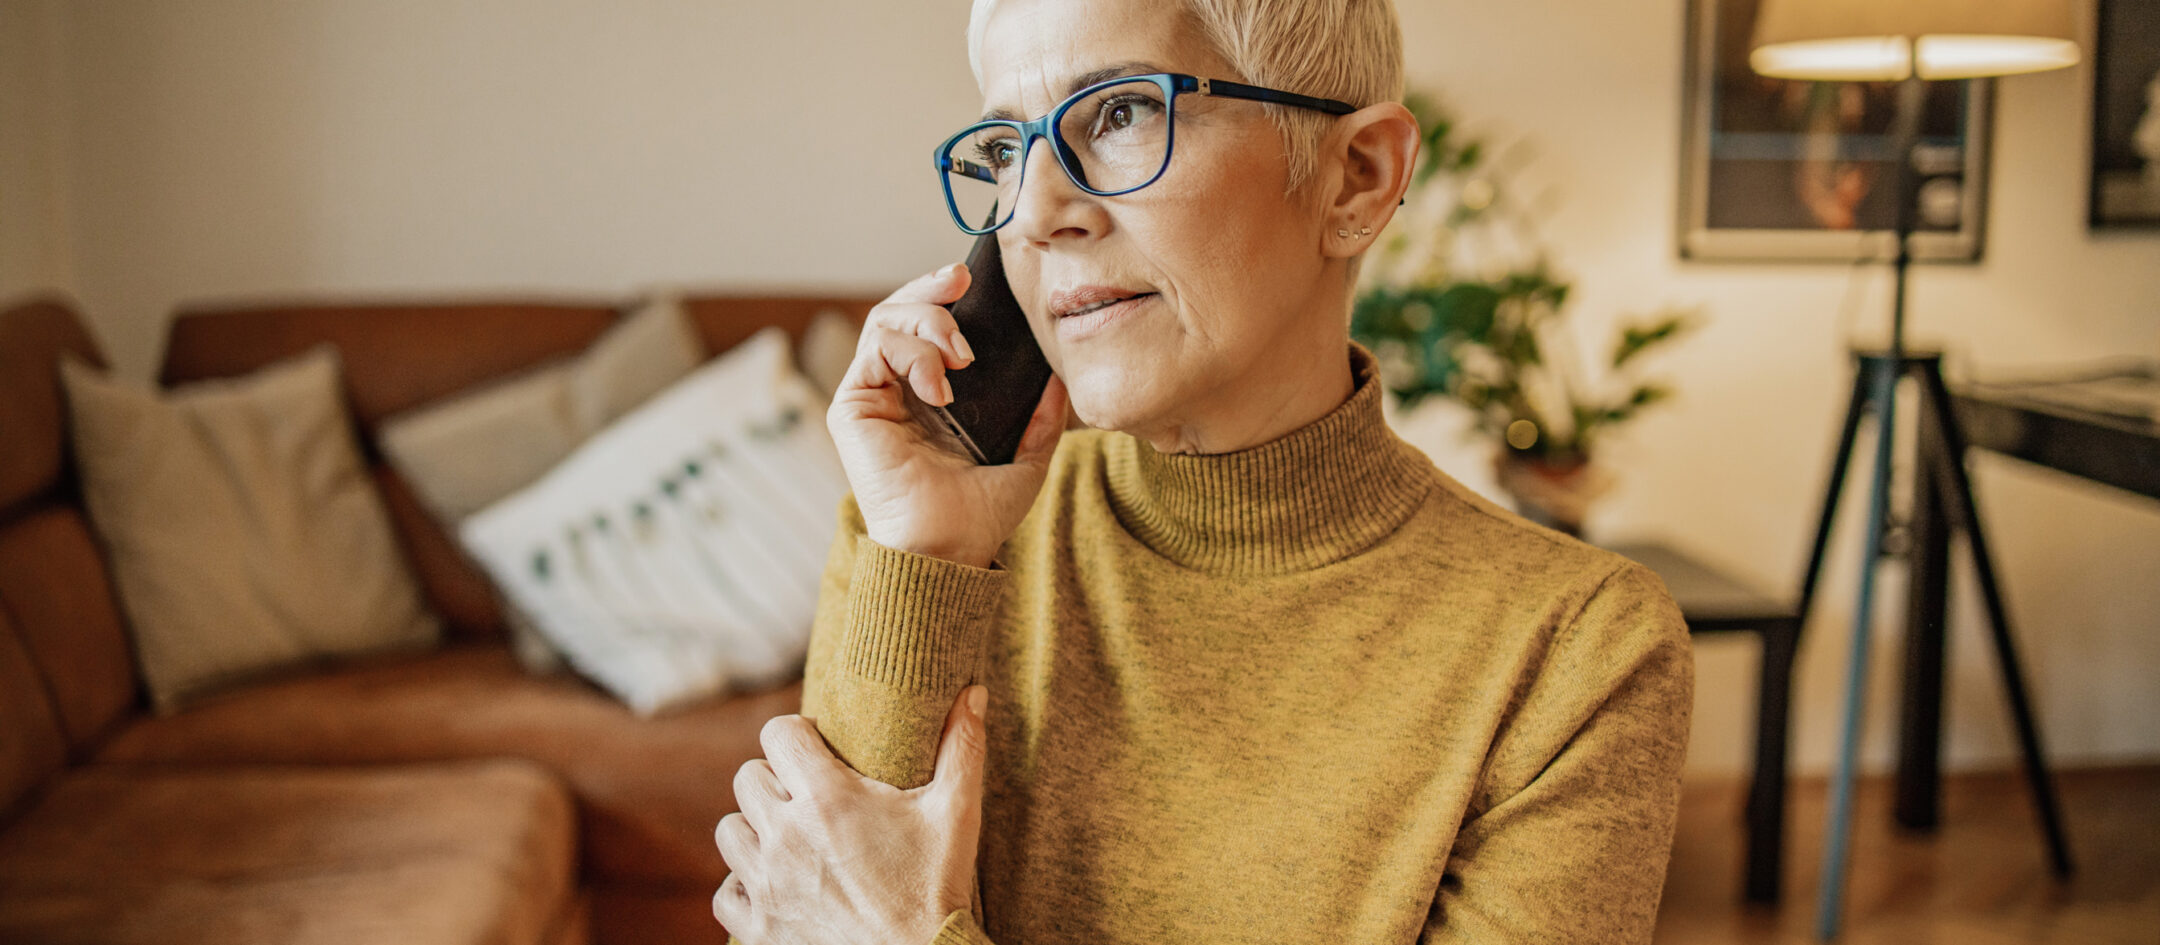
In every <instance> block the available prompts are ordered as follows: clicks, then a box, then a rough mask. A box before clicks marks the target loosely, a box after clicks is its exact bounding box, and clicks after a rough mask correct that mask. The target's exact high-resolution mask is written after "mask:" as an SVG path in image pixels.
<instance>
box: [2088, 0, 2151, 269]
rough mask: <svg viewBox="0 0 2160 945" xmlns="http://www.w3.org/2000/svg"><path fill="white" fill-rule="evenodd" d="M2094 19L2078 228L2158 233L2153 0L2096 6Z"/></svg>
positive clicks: (2102, 1)
mask: <svg viewBox="0 0 2160 945" xmlns="http://www.w3.org/2000/svg"><path fill="white" fill-rule="evenodd" d="M2097 13H2098V22H2097V24H2096V25H2097V27H2098V29H2097V30H2096V31H2095V36H2096V40H2095V42H2094V43H2093V49H2092V66H2093V111H2092V115H2093V121H2092V135H2093V137H2092V173H2091V178H2090V180H2091V191H2090V194H2089V196H2088V199H2087V212H2086V226H2087V227H2089V228H2091V229H2095V230H2098V229H2136V228H2160V44H2155V43H2153V42H2152V41H2151V37H2153V36H2160V0H2099V5H2098V10H2097ZM2141 37H2142V38H2143V39H2144V41H2143V42H2139V41H2138V40H2139V38H2141Z"/></svg>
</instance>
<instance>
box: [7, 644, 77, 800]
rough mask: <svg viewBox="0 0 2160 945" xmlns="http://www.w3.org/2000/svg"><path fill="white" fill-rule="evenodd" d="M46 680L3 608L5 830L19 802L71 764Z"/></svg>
mask: <svg viewBox="0 0 2160 945" xmlns="http://www.w3.org/2000/svg"><path fill="white" fill-rule="evenodd" d="M45 691H46V690H45V680H44V679H43V678H41V677H40V676H39V674H38V670H37V667H36V666H34V665H32V664H31V662H30V651H29V650H26V649H24V648H23V644H22V638H21V637H18V636H16V635H15V627H14V626H13V625H12V624H10V623H9V622H8V616H7V611H6V610H5V609H0V828H4V827H5V825H6V824H7V822H8V817H9V815H10V814H13V813H14V810H15V807H16V805H17V803H18V802H20V801H22V800H23V799H25V798H26V797H28V796H29V795H30V794H31V793H32V792H33V791H35V790H36V789H37V787H38V785H40V784H43V783H44V782H45V779H47V778H50V777H52V776H53V775H54V774H56V773H58V772H59V770H60V768H61V766H62V765H65V764H66V763H67V740H66V738H64V737H63V736H62V735H61V733H60V720H59V718H58V717H57V716H56V715H55V714H54V712H53V707H52V700H50V699H48V698H46V696H45Z"/></svg>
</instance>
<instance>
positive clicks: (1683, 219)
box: [1678, 0, 1994, 263]
mask: <svg viewBox="0 0 2160 945" xmlns="http://www.w3.org/2000/svg"><path fill="white" fill-rule="evenodd" d="M1760 6H1761V0H1689V2H1688V5H1687V25H1686V43H1687V50H1686V52H1687V55H1686V57H1685V58H1686V65H1685V69H1684V79H1683V95H1682V99H1683V109H1682V123H1681V160H1680V171H1681V173H1680V199H1679V204H1680V206H1679V217H1680V219H1679V227H1678V234H1679V241H1678V242H1679V246H1678V251H1679V255H1680V257H1681V258H1682V259H1690V260H1735V261H1743V260H1744V261H1817V262H1846V263H1850V262H1857V261H1860V260H1868V259H1888V258H1890V256H1891V255H1892V254H1893V253H1894V252H1895V247H1894V239H1893V237H1892V232H1893V227H1894V225H1895V211H1896V190H1897V185H1896V181H1897V177H1896V167H1897V165H1896V162H1895V159H1894V157H1893V155H1892V154H1891V151H1892V149H1893V144H1892V141H1891V137H1890V125H1891V121H1892V119H1893V117H1894V113H1895V109H1896V107H1897V100H1898V95H1897V86H1898V83H1895V82H1807V81H1798V80H1790V79H1773V78H1769V77H1767V76H1762V75H1758V74H1757V73H1755V72H1754V70H1752V69H1750V68H1749V67H1748V62H1747V57H1748V50H1749V46H1750V41H1751V39H1752V37H1753V34H1754V30H1755V17H1756V12H1757V10H1758V9H1759V7H1760ZM1925 102H1926V104H1925V107H1924V109H1923V113H1922V118H1921V127H1920V142H1919V145H1918V147H1917V148H1916V163H1917V164H1918V165H1919V167H1920V171H1921V183H1920V189H1919V196H1918V202H1919V213H1918V215H1917V218H1916V219H1917V228H1916V230H1915V232H1914V233H1913V237H1912V243H1911V248H1912V257H1913V259H1914V261H1916V262H1965V263H1970V262H1977V261H1978V260H1979V259H1980V258H1981V255H1982V250H1983V248H1984V245H1985V235H1986V221H1987V192H1988V150H1989V146H1990V141H1991V138H1992V135H1991V131H1990V129H1991V127H1992V121H1993V111H1994V84H1993V81H1992V80H1988V79H1973V80H1962V81H1953V82H1933V83H1929V86H1928V89H1927V95H1926V99H1925Z"/></svg>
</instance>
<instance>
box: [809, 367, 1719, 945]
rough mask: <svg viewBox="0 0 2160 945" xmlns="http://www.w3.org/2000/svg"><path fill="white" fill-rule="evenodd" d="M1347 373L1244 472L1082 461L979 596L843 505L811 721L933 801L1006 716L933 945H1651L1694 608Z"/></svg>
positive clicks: (1120, 444) (1125, 441)
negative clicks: (1427, 437) (1480, 470)
mask: <svg viewBox="0 0 2160 945" xmlns="http://www.w3.org/2000/svg"><path fill="white" fill-rule="evenodd" d="M1349 356H1350V359H1351V366H1352V371H1353V376H1354V378H1355V381H1356V390H1355V393H1354V394H1353V395H1352V396H1351V397H1350V398H1349V399H1348V400H1347V401H1345V402H1343V403H1342V404H1341V405H1340V406H1338V407H1337V408H1336V409H1335V410H1334V411H1332V412H1330V413H1328V414H1327V415H1325V416H1323V417H1321V418H1320V419H1318V420H1316V421H1314V422H1312V423H1310V424H1307V425H1306V426H1304V427H1301V428H1299V429H1297V430H1295V431H1292V432H1291V433H1289V434H1288V435H1286V436H1283V437H1281V438H1279V439H1277V440H1274V441H1272V442H1269V443H1266V444H1263V445H1260V446H1256V447H1253V448H1250V449H1246V450H1241V451H1238V452H1234V453H1224V454H1212V455H1189V454H1165V453H1158V452H1156V450H1155V449H1154V448H1153V447H1152V446H1150V445H1149V444H1147V443H1145V442H1142V441H1140V440H1138V439H1136V438H1134V437H1132V436H1129V435H1126V434H1122V433H1117V432H1113V431H1104V430H1073V431H1068V432H1066V434H1065V436H1064V439H1063V441H1061V442H1060V443H1059V445H1058V450H1057V454H1056V458H1055V460H1054V462H1053V465H1052V469H1051V470H1050V473H1049V476H1048V479H1047V481H1046V482H1045V484H1044V487H1043V491H1042V493H1041V494H1040V495H1039V497H1038V498H1037V500H1036V502H1035V505H1034V507H1033V509H1032V510H1031V511H1030V512H1029V514H1028V517H1027V519H1026V520H1025V521H1024V522H1023V523H1022V525H1021V526H1020V528H1019V530H1018V531H1017V533H1015V534H1014V535H1013V537H1012V539H1011V540H1010V541H1008V542H1007V543H1006V544H1005V545H1004V546H1003V548H1002V549H1001V550H1000V553H999V554H998V556H997V557H996V559H995V560H994V561H993V562H992V564H991V566H990V567H988V568H976V567H970V566H967V565H963V564H958V563H955V562H950V561H946V560H944V559H940V558H935V557H930V556H925V555H919V554H913V553H909V552H903V551H899V550H896V549H893V548H889V547H886V546H884V545H880V544H878V543H877V542H874V541H872V540H870V539H869V538H868V537H867V536H866V535H865V531H864V526H863V521H862V517H861V513H860V511H859V510H858V509H857V507H856V505H855V502H854V499H853V497H852V496H850V497H849V498H847V499H846V500H844V501H843V502H842V504H841V508H840V517H841V531H840V533H839V536H838V538H837V539H836V541H835V543H834V545H833V549H832V554H831V556H830V559H829V561H828V564H827V569H826V573H825V576H824V589H823V594H822V597H821V599H820V601H819V605H818V612H817V621H816V630H815V632H814V633H813V636H812V639H811V644H810V655H809V664H808V666H807V667H806V679H807V681H806V685H805V689H804V693H803V714H804V715H807V716H811V717H813V718H815V719H816V720H817V724H818V727H819V729H820V730H821V731H822V732H823V734H824V735H825V737H826V739H827V740H828V741H829V742H830V743H831V745H832V746H833V748H834V750H835V751H836V752H837V753H838V754H839V756H840V757H841V758H842V759H843V760H845V761H847V762H848V763H849V764H850V765H852V766H854V767H855V769H856V770H858V771H861V772H862V773H864V774H866V775H869V776H872V777H875V778H878V779H880V780H883V781H886V782H888V783H891V784H895V785H898V786H900V787H914V786H917V785H920V784H923V783H925V782H926V781H928V780H929V778H930V774H931V771H932V768H933V763H934V760H935V757H936V752H937V744H938V738H939V734H940V731H941V728H942V725H943V721H944V718H945V714H946V711H947V710H948V709H949V708H950V707H951V706H952V703H953V700H954V699H955V698H956V697H957V696H958V694H959V692H960V690H961V689H962V688H963V687H965V686H966V685H968V684H970V683H974V682H978V681H979V682H982V683H984V684H985V685H987V686H988V687H989V690H990V705H989V711H988V721H989V745H988V768H987V770H986V772H985V779H984V780H985V784H984V797H983V829H982V848H981V856H980V862H979V865H978V886H977V899H976V904H975V907H974V908H973V909H970V910H962V911H958V912H955V913H953V914H952V915H950V916H948V917H947V919H946V922H945V925H944V927H943V928H942V929H941V930H940V931H939V933H938V935H937V938H936V945H959V943H976V945H981V943H989V942H996V943H1003V945H1052V943H1061V942H1072V943H1088V945H1104V943H1150V945H1169V943H1232V942H1237V943H1243V942H1255V943H1257V942H1269V943H1279V942H1321V941H1328V942H1359V943H1381V942H1403V943H1409V942H1479V943H1494V942H1540V943H1543V942H1569V943H1593V942H1644V941H1648V940H1649V938H1650V930H1651V922H1652V918H1653V916H1654V914H1655V912H1656V909H1657V902H1658V894H1659V891H1660V889H1661V887H1662V885H1663V882H1664V878H1665V864H1666V858H1667V856H1668V854H1669V852H1670V847H1671V842H1672V831H1673V818H1674V808H1675V805H1676V803H1677V800H1678V796H1679V772H1680V763H1681V756H1682V754H1683V752H1684V750H1685V747H1686V740H1687V731H1688V713H1689V707H1690V704H1691V702H1690V700H1691V696H1692V691H1693V685H1694V670H1693V665H1694V664H1693V662H1692V656H1691V651H1690V649H1689V643H1688V639H1687V633H1686V630H1685V627H1684V625H1683V624H1682V621H1681V617H1680V613H1679V610H1678V609H1677V608H1676V607H1675V606H1674V605H1673V603H1672V600H1671V598H1670V597H1669V596H1668V595H1667V594H1666V592H1665V589H1664V586H1663V585H1662V584H1661V583H1660V582H1659V581H1658V579H1657V578H1656V577H1655V576H1653V575H1652V574H1651V573H1650V572H1649V571H1647V570H1646V569H1644V568H1643V567H1641V566H1640V565H1637V564H1634V563H1632V562H1630V561H1627V560H1626V559H1623V558H1621V557H1619V556H1617V555H1614V554H1612V553H1609V552H1606V551H1602V550H1599V549H1596V548H1593V547H1591V546H1589V545H1585V544H1583V543H1581V542H1577V541H1574V540H1572V539H1569V538H1566V537H1563V536H1561V535H1559V534H1557V533H1555V532H1551V531H1548V530H1545V529H1542V528H1538V527H1536V526H1534V525H1531V524H1529V523H1527V522H1525V521H1524V520H1522V519H1520V518H1517V517H1516V516H1514V515H1512V514H1510V513H1508V512H1507V511H1505V510H1503V509H1500V508H1498V507H1497V506H1494V505H1492V504H1491V503H1489V502H1487V501H1485V500H1483V499H1482V498H1480V497H1478V496H1477V495H1475V494H1474V493H1471V492H1470V491H1468V490H1466V489H1465V488H1464V487H1462V486H1461V485H1460V484H1458V483H1456V482H1455V481H1454V480H1453V479H1452V478H1450V477H1448V476H1447V475H1445V474H1444V473H1442V472H1440V471H1439V470H1438V469H1436V468H1435V467H1434V466H1433V464H1432V462H1431V460H1430V459H1428V458H1427V457H1426V456H1425V455H1424V454H1423V453H1421V452H1419V451H1418V450H1417V449H1416V448H1415V447H1412V446H1411V445H1409V444H1408V443H1406V442H1404V441H1403V440H1402V439H1400V438H1399V437H1397V436H1396V435H1395V434H1394V432H1393V431H1392V430H1390V429H1389V428H1388V426H1387V424H1386V423H1385V421H1384V420H1383V419H1382V416H1381V405H1380V397H1381V395H1382V393H1383V392H1382V389H1381V385H1380V383H1379V378H1378V376H1377V371H1376V368H1375V363H1374V359H1373V355H1372V352H1371V351H1370V350H1368V349H1366V348H1365V347H1364V346H1363V345H1360V344H1358V343H1356V342H1354V341H1353V342H1351V344H1350V346H1349Z"/></svg>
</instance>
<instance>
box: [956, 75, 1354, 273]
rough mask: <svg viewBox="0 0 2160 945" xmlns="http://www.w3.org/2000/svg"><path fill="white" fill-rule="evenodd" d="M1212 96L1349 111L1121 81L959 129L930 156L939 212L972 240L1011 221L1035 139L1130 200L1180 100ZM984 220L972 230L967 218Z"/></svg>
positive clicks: (1228, 89) (1335, 104) (1216, 86)
mask: <svg viewBox="0 0 2160 945" xmlns="http://www.w3.org/2000/svg"><path fill="white" fill-rule="evenodd" d="M1189 93H1197V94H1200V95H1220V96H1223V97H1225V98H1242V99H1250V100H1252V101H1255V102H1269V103H1273V104H1276V105H1289V106H1293V107H1296V108H1311V109H1316V110H1319V111H1323V112H1327V113H1328V114H1330V115H1347V114H1349V113H1351V112H1354V111H1357V106H1354V105H1351V104H1350V103H1348V102H1340V101H1336V100H1335V99H1331V98H1313V97H1312V96H1309V95H1299V94H1297V93H1296V92H1282V91H1277V90H1275V89H1263V88H1261V87H1259V86H1256V85H1244V84H1242V83H1237V82H1225V81H1223V80H1221V79H1201V78H1196V77H1194V76H1189V75H1183V74H1180V73H1175V72H1159V73H1154V74H1151V75H1136V76H1124V77H1120V78H1116V79H1110V80H1107V81H1104V82H1098V83H1096V84H1094V85H1090V86H1088V87H1087V88H1084V89H1081V90H1080V91H1078V92H1074V93H1073V94H1072V97H1071V98H1068V99H1066V100H1065V101H1063V102H1060V103H1058V107H1056V108H1053V109H1051V110H1050V114H1048V115H1044V116H1043V117H1041V118H1037V119H1035V120H1034V121H985V122H978V123H976V124H973V125H969V126H967V127H966V128H962V129H960V133H959V134H956V135H953V136H952V137H950V138H947V139H945V143H943V144H940V145H938V147H937V151H936V153H935V154H934V155H933V157H934V159H935V160H936V163H937V170H938V179H939V180H940V181H942V182H943V183H944V187H945V209H947V210H949V211H951V212H952V218H953V223H954V225H956V226H958V227H960V230H961V232H964V233H967V234H969V235H971V236H980V235H982V234H984V233H988V232H991V231H993V230H996V229H997V228H999V227H1001V226H1004V225H1005V224H1006V223H1009V222H1011V221H1012V215H1013V208H1014V207H1017V206H1019V203H1020V201H1019V199H1018V198H1019V196H1020V184H1021V180H1022V178H1024V177H1026V176H1027V155H1028V150H1029V148H1030V147H1032V146H1033V142H1034V140H1035V139H1036V138H1043V139H1045V140H1047V141H1049V142H1050V145H1051V150H1052V151H1053V152H1054V153H1055V154H1056V155H1057V162H1058V166H1059V167H1062V168H1064V169H1065V176H1066V177H1068V178H1071V179H1072V182H1073V185H1074V186H1076V187H1078V188H1080V189H1081V190H1084V191H1086V192H1088V193H1091V194H1094V195H1096V196H1098V197H1115V196H1117V195H1119V194H1129V193H1132V192H1133V191H1135V190H1139V189H1140V188H1142V187H1146V186H1147V185H1149V184H1152V183H1154V182H1155V180H1156V179H1157V178H1159V177H1161V176H1162V175H1163V171H1164V170H1166V169H1168V168H1169V166H1170V148H1171V144H1172V139H1173V138H1174V137H1176V135H1175V129H1176V124H1175V123H1174V122H1173V121H1172V117H1173V114H1174V112H1175V111H1176V109H1177V98H1178V96H1179V95H1180V94H1189ZM976 220H984V221H987V222H986V223H984V224H983V225H981V226H977V225H975V223H974V221H976Z"/></svg>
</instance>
